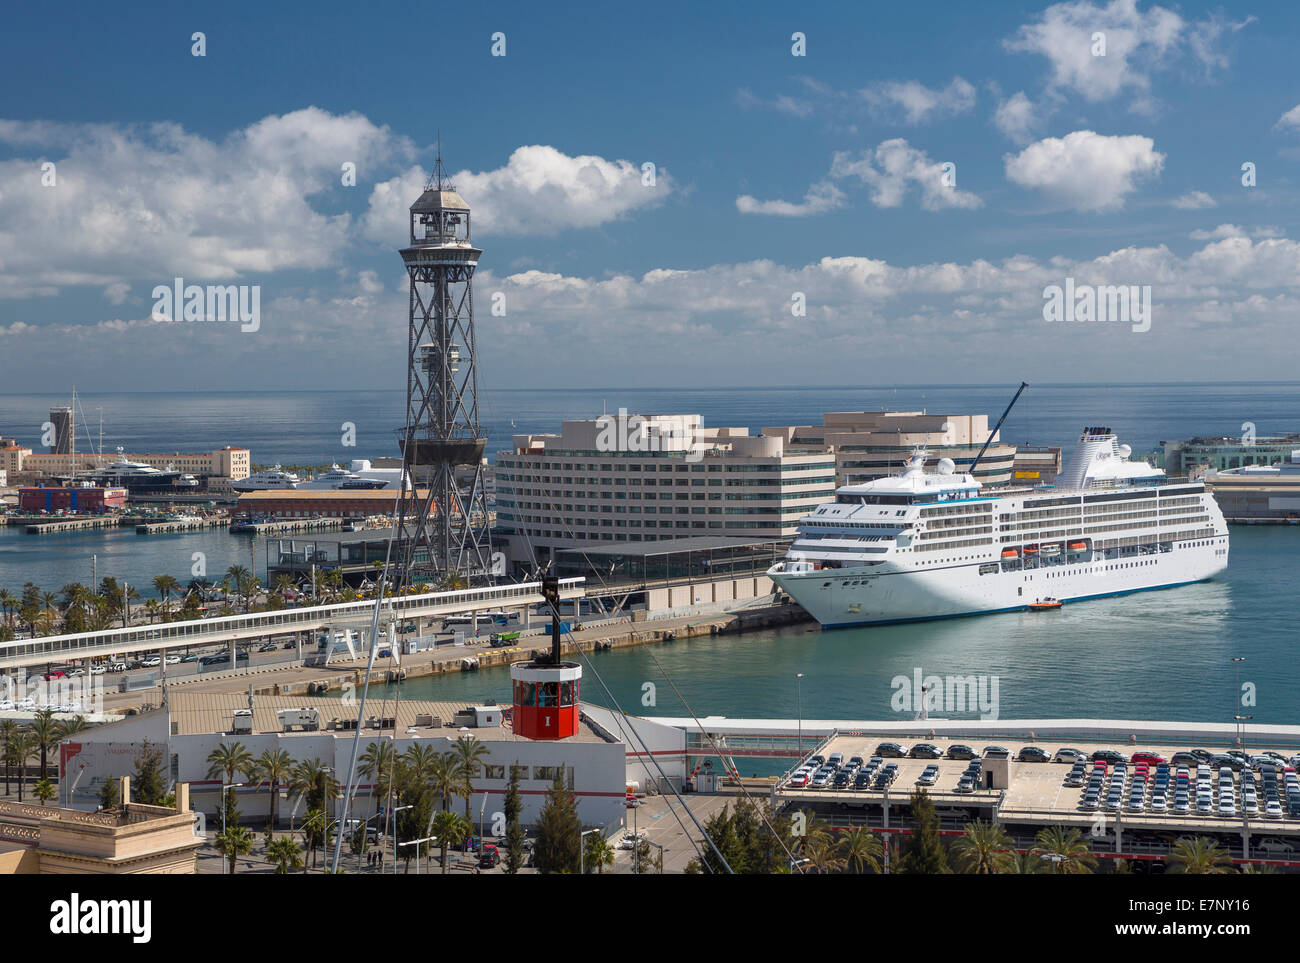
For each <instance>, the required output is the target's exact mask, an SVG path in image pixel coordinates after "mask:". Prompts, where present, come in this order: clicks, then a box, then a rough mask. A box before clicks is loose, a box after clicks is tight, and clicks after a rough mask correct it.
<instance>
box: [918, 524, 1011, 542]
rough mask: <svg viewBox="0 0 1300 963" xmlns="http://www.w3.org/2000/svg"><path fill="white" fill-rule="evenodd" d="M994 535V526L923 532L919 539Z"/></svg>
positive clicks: (931, 539)
mask: <svg viewBox="0 0 1300 963" xmlns="http://www.w3.org/2000/svg"><path fill="white" fill-rule="evenodd" d="M992 533H993V526H992V525H984V526H975V527H970V528H958V529H953V530H952V531H946V532H921V533H920V534H919V535H918V536H917V538H918V539H921V540H928V541H933V540H934V539H936V538H955V537H960V536H964V535H991V534H992Z"/></svg>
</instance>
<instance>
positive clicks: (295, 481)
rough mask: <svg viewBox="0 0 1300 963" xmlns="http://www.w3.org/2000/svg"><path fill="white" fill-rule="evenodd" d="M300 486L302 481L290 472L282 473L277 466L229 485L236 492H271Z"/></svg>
mask: <svg viewBox="0 0 1300 963" xmlns="http://www.w3.org/2000/svg"><path fill="white" fill-rule="evenodd" d="M301 485H302V480H301V479H300V478H299V477H298V476H297V475H295V474H294V473H293V472H290V471H284V470H283V469H281V468H280V466H279V465H276V466H275V467H274V468H266V469H263V470H262V471H259V472H254V473H253V474H251V475H249V476H248V477H247V478H241V479H239V480H238V481H234V482H231V483H230V487H231V488H233V489H234V490H235V491H237V492H261V491H273V490H277V489H291V488H299V487H300V486H301Z"/></svg>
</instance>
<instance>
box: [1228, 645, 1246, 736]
mask: <svg viewBox="0 0 1300 963" xmlns="http://www.w3.org/2000/svg"><path fill="white" fill-rule="evenodd" d="M1229 661H1230V662H1231V663H1232V669H1233V672H1234V673H1235V674H1236V679H1237V687H1236V690H1235V691H1234V692H1233V694H1232V716H1233V719H1234V721H1235V722H1236V736H1237V748H1239V749H1243V750H1244V748H1245V747H1244V746H1242V744H1241V738H1242V729H1241V716H1240V715H1238V713H1239V712H1241V663H1243V662H1245V661H1246V660H1245V658H1243V657H1242V656H1239V655H1234V656H1233V657H1232V658H1231V659H1229Z"/></svg>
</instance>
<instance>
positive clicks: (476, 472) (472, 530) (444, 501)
mask: <svg viewBox="0 0 1300 963" xmlns="http://www.w3.org/2000/svg"><path fill="white" fill-rule="evenodd" d="M469 215H470V211H469V205H468V204H466V203H465V201H464V200H463V199H462V198H461V196H460V195H459V194H457V193H456V189H455V188H454V187H453V186H452V184H451V181H450V179H449V178H448V177H447V173H446V171H445V170H444V169H443V166H442V149H441V145H440V146H439V150H438V157H437V161H436V163H435V166H434V172H433V175H432V176H431V177H430V178H429V183H428V184H427V185H426V186H425V189H424V193H423V194H421V195H420V197H419V199H418V200H417V201H416V202H415V203H414V204H412V205H411V216H410V221H409V227H410V244H409V246H408V247H405V248H403V249H402V261H403V263H404V264H405V265H406V273H407V276H408V278H409V280H410V314H409V325H408V331H407V349H406V352H407V354H406V426H405V427H404V428H403V429H401V430H400V431H399V433H398V440H399V444H400V446H401V449H402V466H403V469H404V477H405V478H409V479H410V480H411V488H410V490H405V489H404V490H403V494H402V497H401V500H400V506H399V511H398V528H397V531H398V535H399V537H398V545H399V546H400V555H399V558H398V562H399V571H400V576H399V579H400V585H401V586H403V587H405V586H406V585H410V584H413V583H415V582H425V581H428V582H437V581H440V580H442V579H443V578H446V577H449V576H453V575H460V576H461V577H462V578H463V579H464V580H465V581H466V583H467V584H468V583H472V582H474V581H475V580H478V581H485V580H488V579H490V577H491V566H490V564H489V560H490V559H491V557H492V548H491V526H490V524H489V521H488V509H487V496H486V492H485V489H484V478H483V474H484V473H483V451H484V449H485V448H486V446H487V438H486V437H485V433H484V430H483V427H482V426H481V425H480V424H479V415H478V373H477V370H476V365H475V349H474V293H473V286H472V279H473V277H474V268H475V267H476V266H477V265H478V259H479V255H480V254H482V253H483V252H482V251H480V250H478V249H477V248H475V247H474V246H473V244H471V243H470V232H469ZM458 476H459V477H458Z"/></svg>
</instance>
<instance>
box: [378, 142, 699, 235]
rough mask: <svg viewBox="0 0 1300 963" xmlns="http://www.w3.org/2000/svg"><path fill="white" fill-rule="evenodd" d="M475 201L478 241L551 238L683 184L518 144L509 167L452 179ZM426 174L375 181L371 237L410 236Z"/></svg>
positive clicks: (626, 164) (615, 216) (628, 166)
mask: <svg viewBox="0 0 1300 963" xmlns="http://www.w3.org/2000/svg"><path fill="white" fill-rule="evenodd" d="M451 179H452V182H453V183H454V184H455V186H456V190H457V191H459V192H460V194H461V196H463V197H465V198H466V199H467V200H469V203H470V207H471V208H472V209H473V214H472V215H471V216H472V218H473V220H472V222H471V223H472V227H473V231H474V234H475V236H476V237H477V236H479V235H480V234H498V235H500V234H513V235H528V234H534V235H553V234H557V233H559V232H560V231H562V230H567V229H571V228H585V227H599V226H600V225H602V224H606V223H608V222H610V221H615V220H619V219H620V218H623V217H626V216H627V215H629V214H631V213H633V212H635V211H638V210H643V209H646V208H651V207H655V206H657V205H659V204H662V203H663V202H664V200H666V199H667V198H668V196H669V195H671V194H672V193H673V192H674V191H676V190H677V184H676V182H675V181H674V180H673V179H672V177H671V176H670V175H669V174H668V172H667V171H666V170H664V169H662V168H660V169H657V170H656V171H655V184H654V186H653V187H650V186H646V185H644V184H643V183H642V168H641V164H640V163H633V162H632V161H627V160H613V161H611V160H606V159H605V158H603V157H595V156H591V155H581V156H577V157H570V156H569V155H567V154H563V153H561V152H560V151H558V150H556V149H555V148H554V147H547V146H543V145H540V144H538V145H532V146H528V147H520V148H518V149H516V150H515V152H514V153H513V154H511V155H510V159H509V160H508V161H507V162H506V166H504V167H499V168H497V169H496V170H491V171H483V172H480V173H474V172H472V171H461V172H460V173H458V174H454V175H453V176H452V178H451ZM427 181H428V175H427V174H426V173H425V172H424V171H422V170H420V169H418V168H412V169H410V170H408V171H406V172H405V173H404V174H401V175H399V176H398V177H395V178H392V179H390V180H388V181H385V182H383V183H381V184H376V185H375V188H374V190H373V191H372V192H371V195H370V209H369V210H368V211H367V213H366V215H365V218H364V227H363V230H364V233H365V235H366V237H368V238H370V239H372V240H376V241H382V242H384V243H388V244H393V243H399V242H402V241H404V240H405V239H406V234H405V231H406V219H407V211H408V209H409V208H410V206H411V203H412V202H413V201H414V200H415V198H417V197H419V195H420V192H421V191H422V190H423V189H424V185H425V183H426V182H427Z"/></svg>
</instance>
